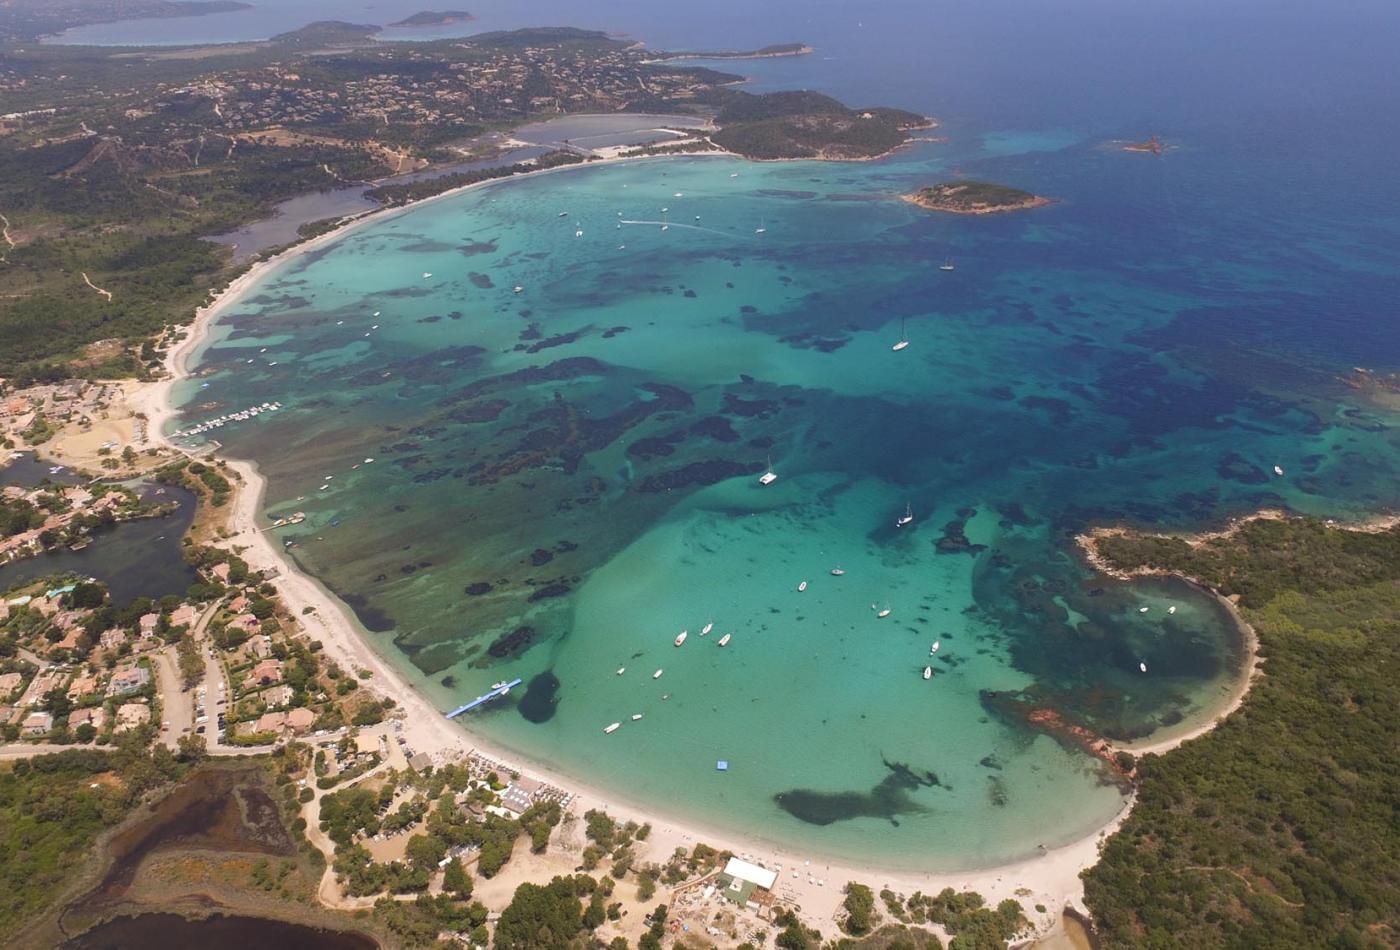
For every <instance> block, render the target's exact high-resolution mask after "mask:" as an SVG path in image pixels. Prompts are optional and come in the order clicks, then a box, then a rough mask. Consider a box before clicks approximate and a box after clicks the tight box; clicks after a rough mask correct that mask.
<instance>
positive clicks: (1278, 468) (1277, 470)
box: [1274, 465, 1283, 475]
mask: <svg viewBox="0 0 1400 950" xmlns="http://www.w3.org/2000/svg"><path fill="white" fill-rule="evenodd" d="M1274 474H1275V475H1282V474H1283V466H1282V465H1275V466H1274Z"/></svg>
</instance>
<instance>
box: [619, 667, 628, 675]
mask: <svg viewBox="0 0 1400 950" xmlns="http://www.w3.org/2000/svg"><path fill="white" fill-rule="evenodd" d="M626 672H627V667H625V666H619V667H618V668H617V675H618V676H621V675H622V674H623V673H626Z"/></svg>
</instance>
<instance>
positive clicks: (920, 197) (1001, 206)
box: [904, 181, 1050, 214]
mask: <svg viewBox="0 0 1400 950" xmlns="http://www.w3.org/2000/svg"><path fill="white" fill-rule="evenodd" d="M904 200H905V201H907V202H909V203H910V204H915V205H918V206H919V207H920V208H926V209H927V210H929V211H945V212H947V213H948V214H998V213H1000V212H1004V211H1024V210H1026V209H1028V208H1040V207H1044V206H1045V205H1048V204H1050V199H1049V198H1042V197H1041V196H1040V195H1034V194H1031V193H1030V192H1029V191H1022V190H1021V189H1019V188H1011V187H1009V186H1007V185H996V184H992V183H991V182H986V181H953V182H944V183H942V184H938V185H931V186H929V187H927V188H920V189H919V190H918V191H915V192H912V193H911V194H907V195H905V196H904Z"/></svg>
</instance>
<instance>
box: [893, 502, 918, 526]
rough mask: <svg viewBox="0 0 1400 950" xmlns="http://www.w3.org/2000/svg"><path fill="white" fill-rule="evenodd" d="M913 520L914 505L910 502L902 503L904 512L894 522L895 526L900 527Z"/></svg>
mask: <svg viewBox="0 0 1400 950" xmlns="http://www.w3.org/2000/svg"><path fill="white" fill-rule="evenodd" d="M913 520H914V505H913V503H912V502H905V503H904V514H902V515H900V518H899V520H898V521H896V522H895V523H894V526H895V527H896V528H902V527H904V526H905V525H907V524H908V523H909V522H911V521H913Z"/></svg>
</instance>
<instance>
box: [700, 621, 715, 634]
mask: <svg viewBox="0 0 1400 950" xmlns="http://www.w3.org/2000/svg"><path fill="white" fill-rule="evenodd" d="M714 628H715V622H714V621H713V620H711V621H710V622H709V623H707V624H705V626H703V627H701V628H700V636H702V637H703V636H705V635H706V634H708V633H709V632H710V631H711V630H713V629H714Z"/></svg>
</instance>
